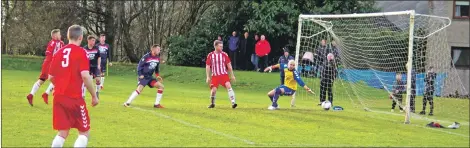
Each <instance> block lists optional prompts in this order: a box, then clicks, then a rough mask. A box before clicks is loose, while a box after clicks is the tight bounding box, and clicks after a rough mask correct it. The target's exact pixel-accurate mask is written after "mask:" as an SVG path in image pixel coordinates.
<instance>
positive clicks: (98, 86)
mask: <svg viewBox="0 0 470 148" xmlns="http://www.w3.org/2000/svg"><path fill="white" fill-rule="evenodd" d="M95 86H96V87H95V89H96V92H100V86H101V84H96V85H95Z"/></svg>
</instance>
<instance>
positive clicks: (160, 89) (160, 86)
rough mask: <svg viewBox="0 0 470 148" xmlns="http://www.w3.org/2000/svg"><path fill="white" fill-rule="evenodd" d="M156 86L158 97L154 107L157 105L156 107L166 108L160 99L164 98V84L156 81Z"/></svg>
mask: <svg viewBox="0 0 470 148" xmlns="http://www.w3.org/2000/svg"><path fill="white" fill-rule="evenodd" d="M155 87H156V88H157V98H156V99H155V104H154V105H153V107H155V108H165V107H163V106H162V105H161V104H160V101H161V100H162V97H163V89H164V86H163V84H162V83H161V82H156V83H155Z"/></svg>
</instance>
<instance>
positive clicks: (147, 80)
mask: <svg viewBox="0 0 470 148" xmlns="http://www.w3.org/2000/svg"><path fill="white" fill-rule="evenodd" d="M155 83H157V79H155V78H143V79H139V83H138V85H143V86H145V85H147V86H149V87H150V88H153V87H154V84H155Z"/></svg>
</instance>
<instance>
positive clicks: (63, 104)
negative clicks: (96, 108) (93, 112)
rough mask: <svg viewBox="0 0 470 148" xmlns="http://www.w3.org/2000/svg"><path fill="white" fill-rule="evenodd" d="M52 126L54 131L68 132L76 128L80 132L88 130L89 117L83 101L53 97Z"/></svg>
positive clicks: (59, 96)
mask: <svg viewBox="0 0 470 148" xmlns="http://www.w3.org/2000/svg"><path fill="white" fill-rule="evenodd" d="M52 124H53V127H54V129H55V130H69V129H71V128H76V129H78V131H80V132H86V131H88V130H90V117H89V116H88V109H87V108H86V103H85V99H83V98H70V97H67V96H63V95H55V96H54V105H53V108H52Z"/></svg>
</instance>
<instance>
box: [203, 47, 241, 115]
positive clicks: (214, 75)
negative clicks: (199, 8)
mask: <svg viewBox="0 0 470 148" xmlns="http://www.w3.org/2000/svg"><path fill="white" fill-rule="evenodd" d="M223 47H224V45H223V44H222V41H219V40H216V41H214V48H215V50H214V51H213V52H211V53H209V54H208V55H207V58H206V77H207V79H206V83H208V84H210V85H209V87H210V88H211V104H210V105H209V106H208V108H214V107H215V95H216V93H217V88H218V87H219V85H222V86H224V87H225V88H227V91H228V96H229V99H230V102H232V108H237V103H235V92H234V91H233V89H232V85H231V84H230V78H229V77H228V73H230V75H231V76H232V80H233V81H235V75H234V74H233V69H232V65H231V64H230V63H231V62H230V58H229V57H228V55H227V53H225V52H223V51H222V48H223Z"/></svg>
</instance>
